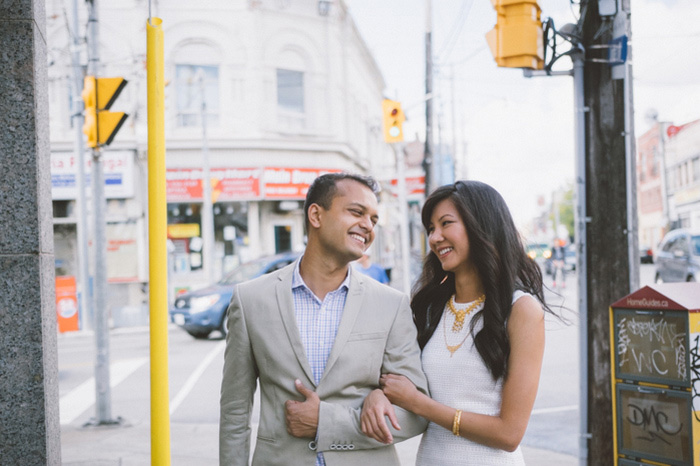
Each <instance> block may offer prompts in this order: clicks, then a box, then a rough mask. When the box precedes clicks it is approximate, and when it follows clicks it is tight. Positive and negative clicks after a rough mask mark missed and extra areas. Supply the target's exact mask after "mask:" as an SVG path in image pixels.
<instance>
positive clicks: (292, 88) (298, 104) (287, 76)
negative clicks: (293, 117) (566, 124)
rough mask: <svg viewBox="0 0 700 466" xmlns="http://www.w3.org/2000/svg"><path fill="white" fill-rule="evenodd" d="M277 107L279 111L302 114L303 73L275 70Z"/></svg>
mask: <svg viewBox="0 0 700 466" xmlns="http://www.w3.org/2000/svg"><path fill="white" fill-rule="evenodd" d="M277 106H278V107H279V108H280V110H284V111H288V112H295V113H304V73H302V72H301V71H292V70H283V69H280V68H278V69H277Z"/></svg>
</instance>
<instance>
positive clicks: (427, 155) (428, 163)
mask: <svg viewBox="0 0 700 466" xmlns="http://www.w3.org/2000/svg"><path fill="white" fill-rule="evenodd" d="M432 17H433V7H432V0H425V95H426V96H430V98H429V99H426V101H425V150H424V151H423V154H424V155H423V170H424V171H425V197H426V198H427V197H428V196H429V195H430V192H431V191H432V190H433V184H434V183H435V177H434V176H433V173H434V167H433V99H432V95H433V45H432V29H433V19H432Z"/></svg>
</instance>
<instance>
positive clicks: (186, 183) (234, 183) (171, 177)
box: [165, 168, 262, 202]
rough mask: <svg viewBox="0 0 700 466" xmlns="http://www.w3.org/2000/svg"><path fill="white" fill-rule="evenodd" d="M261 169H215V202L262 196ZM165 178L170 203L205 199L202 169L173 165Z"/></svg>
mask: <svg viewBox="0 0 700 466" xmlns="http://www.w3.org/2000/svg"><path fill="white" fill-rule="evenodd" d="M261 171H262V170H261V169H259V168H212V169H211V188H212V189H211V199H212V202H220V201H234V200H235V201H239V200H252V199H259V198H260V172H261ZM165 179H166V186H167V188H166V189H167V199H168V202H189V201H201V200H202V199H203V198H204V192H203V191H204V190H203V187H202V169H201V168H169V169H168V170H167V171H166V175H165Z"/></svg>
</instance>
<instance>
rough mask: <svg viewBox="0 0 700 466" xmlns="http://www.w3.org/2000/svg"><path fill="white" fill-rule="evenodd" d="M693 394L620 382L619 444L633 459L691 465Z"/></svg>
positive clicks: (618, 409) (618, 399) (624, 453)
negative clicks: (691, 398)
mask: <svg viewBox="0 0 700 466" xmlns="http://www.w3.org/2000/svg"><path fill="white" fill-rule="evenodd" d="M690 404H691V401H690V393H689V392H685V391H678V390H663V389H659V388H651V387H640V386H638V385H628V384H618V385H617V405H618V408H617V416H618V421H617V422H618V445H619V448H620V453H622V454H623V455H627V456H631V457H634V458H639V459H645V460H652V461H663V462H664V464H672V465H692V464H693V461H692V454H691V441H692V433H691V422H692V421H691V419H690Z"/></svg>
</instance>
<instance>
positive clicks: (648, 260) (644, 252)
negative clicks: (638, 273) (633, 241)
mask: <svg viewBox="0 0 700 466" xmlns="http://www.w3.org/2000/svg"><path fill="white" fill-rule="evenodd" d="M639 260H640V261H641V263H642V264H653V263H654V250H653V249H651V248H650V247H649V246H640V248H639Z"/></svg>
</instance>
